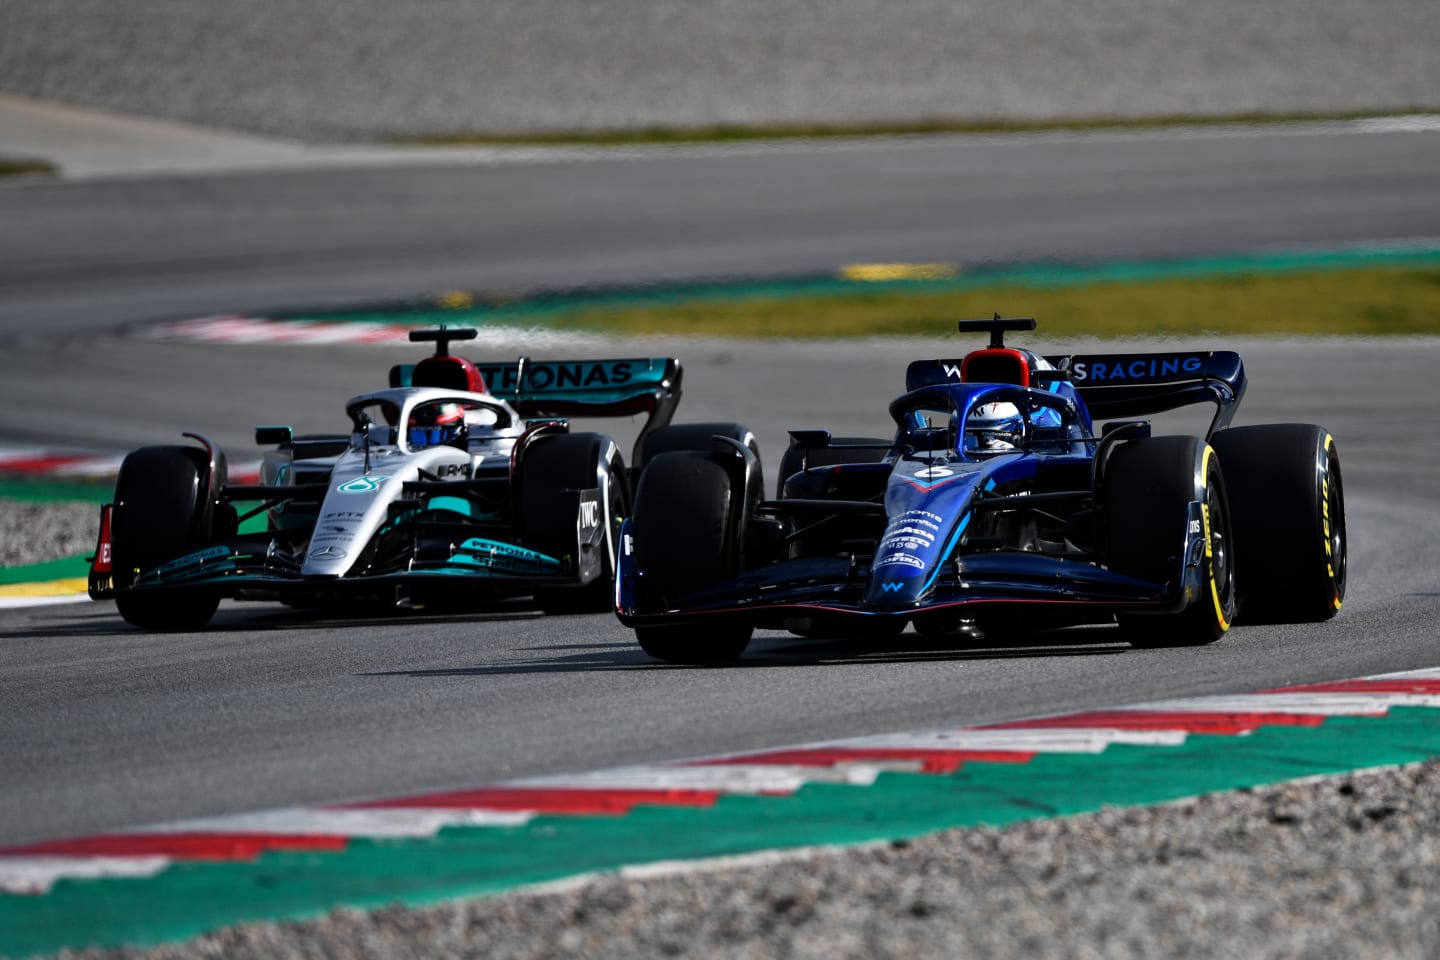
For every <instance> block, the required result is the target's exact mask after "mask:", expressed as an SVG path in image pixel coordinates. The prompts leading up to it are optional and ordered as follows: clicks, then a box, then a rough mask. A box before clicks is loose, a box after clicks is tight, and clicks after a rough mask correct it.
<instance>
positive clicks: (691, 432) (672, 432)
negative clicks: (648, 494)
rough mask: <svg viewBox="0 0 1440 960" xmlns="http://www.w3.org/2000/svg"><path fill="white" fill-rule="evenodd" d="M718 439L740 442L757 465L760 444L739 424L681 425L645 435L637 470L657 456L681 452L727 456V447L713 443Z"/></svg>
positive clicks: (748, 430)
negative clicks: (696, 451) (722, 454)
mask: <svg viewBox="0 0 1440 960" xmlns="http://www.w3.org/2000/svg"><path fill="white" fill-rule="evenodd" d="M717 436H719V437H729V438H731V439H732V440H738V441H740V442H741V443H743V444H744V445H745V446H747V447H749V448H750V452H751V453H753V454H755V462H756V463H759V462H760V444H759V443H758V442H757V441H756V440H755V434H753V433H751V432H750V429H749V428H748V427H746V426H744V425H742V424H739V423H683V424H680V425H678V426H673V427H661V428H660V429H659V430H655V431H653V432H651V433H649V434H646V436H645V441H644V443H642V444H641V447H640V462H639V463H638V464H636V466H638V467H640V468H641V469H642V470H643V469H644V468H645V467H647V466H649V465H650V461H651V460H653V459H655V458H656V457H658V456H659V455H660V454H662V453H675V452H677V451H681V450H702V451H703V450H713V451H716V452H719V453H726V452H728V451H729V449H730V448H729V447H728V445H726V444H724V443H722V442H718V441H716V439H715V438H716V437H717Z"/></svg>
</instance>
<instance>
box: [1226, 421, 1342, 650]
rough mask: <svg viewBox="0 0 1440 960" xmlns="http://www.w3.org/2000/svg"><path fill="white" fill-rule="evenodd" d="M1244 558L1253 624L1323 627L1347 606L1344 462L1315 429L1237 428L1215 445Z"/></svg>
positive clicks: (1246, 610)
mask: <svg viewBox="0 0 1440 960" xmlns="http://www.w3.org/2000/svg"><path fill="white" fill-rule="evenodd" d="M1214 447H1215V453H1216V455H1217V456H1218V457H1219V458H1220V464H1221V466H1222V467H1223V468H1224V470H1225V482H1226V492H1227V493H1229V495H1230V511H1231V517H1232V519H1233V523H1234V526H1235V551H1236V553H1237V554H1238V555H1239V556H1240V557H1241V562H1240V568H1239V577H1240V579H1239V583H1238V585H1239V588H1240V597H1241V601H1242V603H1243V615H1244V619H1245V622H1247V623H1266V622H1269V623H1317V622H1319V621H1323V620H1329V619H1330V618H1331V617H1333V616H1335V614H1336V613H1338V612H1339V610H1340V605H1341V602H1342V601H1343V600H1344V599H1345V579H1346V566H1347V556H1346V553H1347V551H1346V534H1345V488H1344V485H1343V483H1342V481H1341V476H1340V455H1339V453H1338V451H1337V450H1336V448H1335V441H1334V439H1333V438H1332V437H1331V436H1330V434H1328V433H1327V432H1326V431H1325V430H1324V428H1322V427H1318V426H1315V425H1313V424H1307V423H1278V424H1265V425H1262V426H1254V427H1233V428H1231V429H1229V430H1224V431H1221V432H1220V433H1219V434H1218V435H1217V436H1216V437H1215V440H1214Z"/></svg>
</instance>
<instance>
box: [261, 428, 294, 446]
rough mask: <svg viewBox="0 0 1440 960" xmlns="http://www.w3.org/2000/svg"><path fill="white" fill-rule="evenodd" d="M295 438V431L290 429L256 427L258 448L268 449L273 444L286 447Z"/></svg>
mask: <svg viewBox="0 0 1440 960" xmlns="http://www.w3.org/2000/svg"><path fill="white" fill-rule="evenodd" d="M294 438H295V431H294V430H293V429H291V428H290V427H256V428H255V444H256V446H261V447H267V446H269V445H271V444H278V445H280V446H282V447H283V446H285V445H286V444H288V443H290V442H291V441H292V440H293V439H294Z"/></svg>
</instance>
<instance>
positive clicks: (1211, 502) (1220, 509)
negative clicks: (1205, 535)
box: [1205, 482, 1233, 615]
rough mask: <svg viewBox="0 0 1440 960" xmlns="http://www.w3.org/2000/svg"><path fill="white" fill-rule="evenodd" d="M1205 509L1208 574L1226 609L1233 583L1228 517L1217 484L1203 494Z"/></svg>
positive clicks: (1228, 604)
mask: <svg viewBox="0 0 1440 960" xmlns="http://www.w3.org/2000/svg"><path fill="white" fill-rule="evenodd" d="M1205 509H1206V510H1207V511H1208V512H1209V514H1210V576H1211V578H1212V580H1213V581H1214V583H1215V589H1216V591H1217V593H1218V594H1219V599H1220V603H1221V606H1222V608H1223V609H1228V608H1229V606H1230V592H1231V586H1232V584H1233V579H1232V577H1231V570H1230V539H1229V536H1228V534H1229V530H1230V517H1229V515H1228V514H1227V513H1226V510H1225V498H1224V497H1223V496H1222V495H1221V493H1220V488H1219V487H1218V485H1216V484H1215V483H1213V482H1212V483H1211V484H1210V488H1209V490H1207V491H1206V494H1205ZM1217 612H1220V611H1217ZM1222 615H1223V613H1222Z"/></svg>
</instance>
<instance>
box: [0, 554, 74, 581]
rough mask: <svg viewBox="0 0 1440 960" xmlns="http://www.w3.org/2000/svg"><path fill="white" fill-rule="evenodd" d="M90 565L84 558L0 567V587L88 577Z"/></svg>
mask: <svg viewBox="0 0 1440 960" xmlns="http://www.w3.org/2000/svg"><path fill="white" fill-rule="evenodd" d="M89 576H90V564H89V563H88V562H87V561H86V559H85V557H84V556H75V557H61V558H60V559H59V560H47V561H45V562H44V563H26V564H22V565H20V566H17V567H0V586H11V585H13V584H17V583H50V582H53V581H55V580H73V579H75V578H77V577H89Z"/></svg>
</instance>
